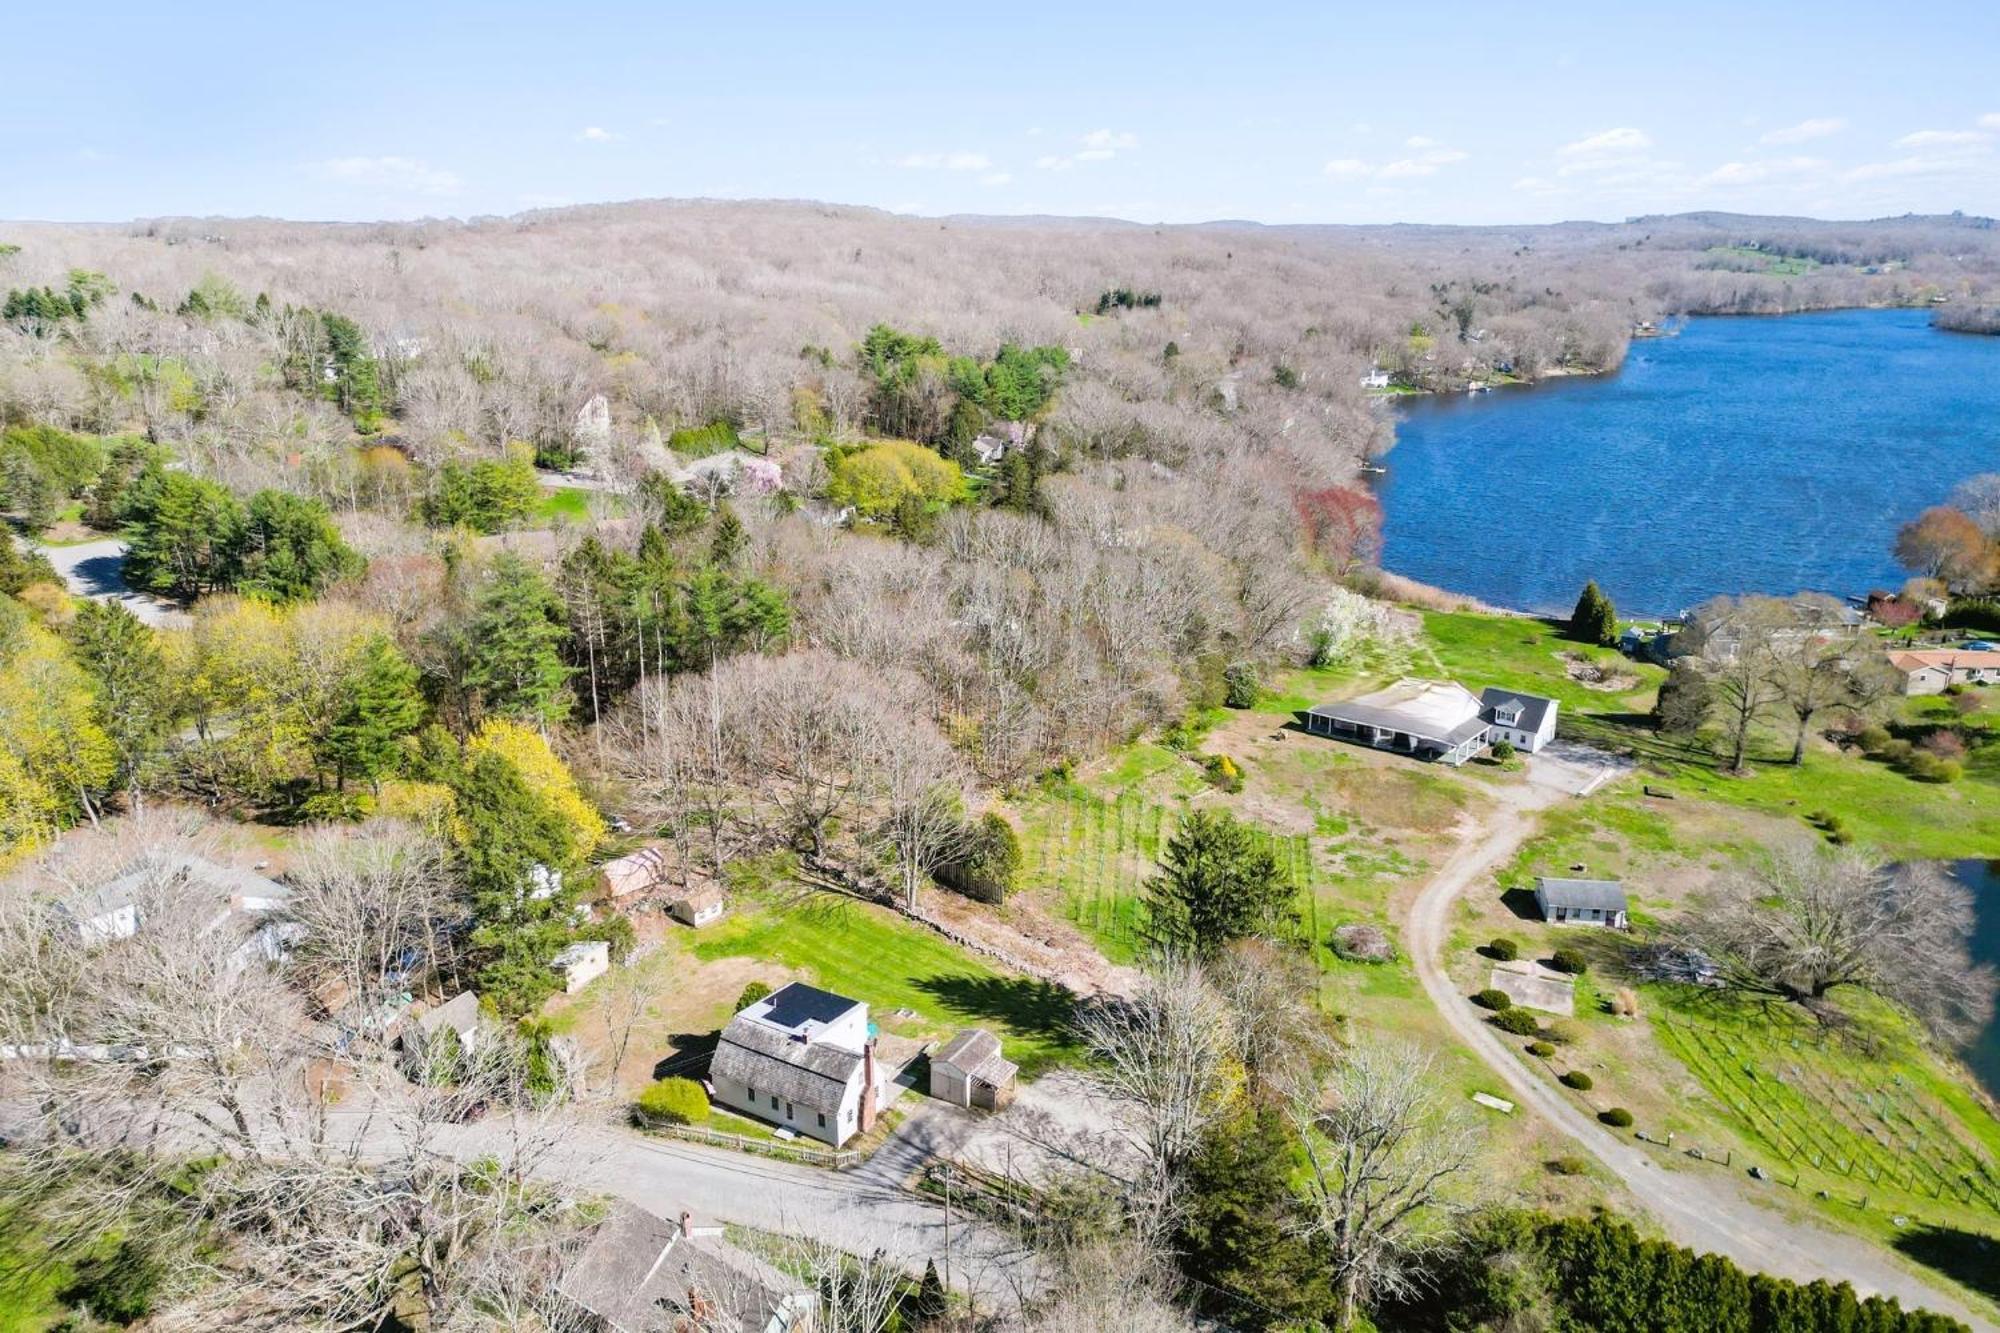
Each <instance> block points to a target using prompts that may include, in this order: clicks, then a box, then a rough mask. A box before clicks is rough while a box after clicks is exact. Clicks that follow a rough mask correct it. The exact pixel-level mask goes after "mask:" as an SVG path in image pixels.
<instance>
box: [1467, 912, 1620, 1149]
mask: <svg viewBox="0 0 2000 1333" xmlns="http://www.w3.org/2000/svg"><path fill="white" fill-rule="evenodd" d="M1486 952H1487V954H1488V955H1489V956H1490V957H1493V958H1497V959H1499V960H1500V961H1501V962H1503V963H1511V962H1513V961H1514V960H1515V959H1516V958H1519V957H1520V956H1521V946H1520V945H1518V944H1516V943H1515V942H1514V941H1513V940H1511V939H1508V938H1507V937H1506V936H1504V935H1502V936H1500V937H1498V938H1496V939H1494V940H1492V941H1491V942H1489V943H1488V944H1487V946H1486ZM1549 966H1551V967H1553V968H1555V969H1556V970H1557V971H1558V972H1567V973H1568V974H1570V975H1571V976H1581V975H1582V974H1583V973H1585V972H1587V971H1589V970H1590V961H1589V960H1588V959H1587V958H1585V957H1584V956H1583V953H1582V951H1581V950H1578V949H1571V948H1567V947H1565V948H1561V949H1557V950H1556V951H1555V953H1554V955H1553V956H1551V957H1550V959H1549ZM1472 1002H1473V1003H1474V1004H1476V1005H1478V1006H1479V1007H1480V1008H1482V1009H1487V1010H1490V1011H1492V1014H1493V1016H1492V1017H1491V1018H1490V1019H1488V1020H1487V1021H1488V1022H1489V1023H1491V1024H1492V1025H1493V1026H1494V1027H1496V1028H1499V1029H1500V1030H1501V1031H1502V1032H1505V1033H1508V1034H1510V1035H1512V1036H1516V1037H1533V1038H1534V1039H1535V1040H1533V1041H1531V1042H1529V1043H1528V1054H1530V1055H1532V1056H1534V1057H1535V1058H1536V1059H1538V1060H1546V1059H1548V1058H1550V1057H1551V1056H1553V1055H1554V1054H1555V1053H1556V1043H1557V1042H1569V1041H1572V1040H1574V1036H1575V1034H1574V1033H1572V1032H1571V1031H1570V1030H1569V1029H1568V1028H1566V1027H1563V1026H1561V1025H1556V1024H1551V1025H1550V1026H1549V1027H1547V1028H1544V1027H1543V1026H1542V1021H1541V1019H1539V1018H1537V1017H1535V1015H1534V1014H1533V1013H1531V1012H1529V1011H1528V1010H1526V1009H1523V1008H1519V1007H1517V1006H1516V1005H1515V1004H1514V998H1513V996H1511V995H1509V994H1507V992H1506V991H1503V990H1500V989H1498V988H1497V987H1491V986H1489V987H1487V988H1486V989H1485V990H1482V991H1478V992H1476V993H1475V994H1474V995H1473V997H1472ZM1558 1081H1559V1082H1561V1083H1562V1085H1563V1086H1564V1087H1566V1088H1570V1089H1573V1090H1575V1091H1577V1092H1589V1091H1590V1090H1591V1088H1592V1087H1594V1086H1595V1080H1593V1079H1592V1078H1591V1077H1590V1075H1589V1074H1586V1073H1584V1072H1583V1071H1582V1070H1581V1069H1572V1070H1570V1071H1568V1072H1567V1073H1565V1074H1563V1075H1561V1076H1560V1078H1559V1080H1558ZM1597 1118H1598V1119H1599V1120H1600V1121H1602V1122H1603V1123H1605V1124H1607V1125H1610V1126H1612V1127H1613V1128H1615V1129H1629V1128H1631V1126H1632V1113H1631V1112H1630V1111H1628V1110H1626V1109H1625V1108H1624V1107H1622V1106H1614V1107H1612V1108H1611V1109H1610V1110H1608V1111H1600V1112H1598V1115H1597Z"/></svg>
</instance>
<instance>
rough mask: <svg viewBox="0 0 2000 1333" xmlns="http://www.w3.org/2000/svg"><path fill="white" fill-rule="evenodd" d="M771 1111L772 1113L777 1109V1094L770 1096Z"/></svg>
mask: <svg viewBox="0 0 2000 1333" xmlns="http://www.w3.org/2000/svg"><path fill="white" fill-rule="evenodd" d="M771 1109H772V1110H773V1111H775V1110H777V1109H778V1094H777V1093H775V1092H774V1093H772V1094H771Z"/></svg>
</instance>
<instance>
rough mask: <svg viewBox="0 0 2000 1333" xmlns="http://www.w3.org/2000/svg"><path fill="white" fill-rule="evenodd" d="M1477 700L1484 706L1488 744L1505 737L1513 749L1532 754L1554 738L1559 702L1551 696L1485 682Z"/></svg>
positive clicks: (1502, 739)
mask: <svg viewBox="0 0 2000 1333" xmlns="http://www.w3.org/2000/svg"><path fill="white" fill-rule="evenodd" d="M1479 701H1480V703H1481V704H1483V705H1484V706H1485V717H1486V720H1487V722H1488V723H1490V724H1491V725H1492V730H1491V731H1490V732H1489V733H1488V734H1487V738H1486V743H1487V744H1488V745H1491V744H1494V743H1495V742H1498V741H1506V742H1507V743H1508V744H1509V745H1512V746H1513V747H1514V748H1515V749H1517V750H1520V751H1523V752H1525V753H1527V754H1534V753H1536V752H1537V751H1539V750H1540V749H1541V748H1542V747H1543V746H1545V745H1547V744H1548V743H1549V742H1550V741H1552V740H1554V739H1555V738H1556V710H1557V708H1558V707H1559V705H1558V704H1557V703H1556V701H1555V700H1554V699H1547V698H1543V697H1542V696H1541V695H1539V694H1522V693H1520V692H1519V691H1518V690H1503V689H1500V688H1499V687H1498V686H1494V685H1488V686H1487V687H1486V688H1485V689H1483V690H1481V691H1480V692H1479Z"/></svg>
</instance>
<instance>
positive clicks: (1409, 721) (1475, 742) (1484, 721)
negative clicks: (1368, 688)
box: [1305, 676, 1558, 767]
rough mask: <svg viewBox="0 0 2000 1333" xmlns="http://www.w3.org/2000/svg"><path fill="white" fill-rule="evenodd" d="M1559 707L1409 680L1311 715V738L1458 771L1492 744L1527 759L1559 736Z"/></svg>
mask: <svg viewBox="0 0 2000 1333" xmlns="http://www.w3.org/2000/svg"><path fill="white" fill-rule="evenodd" d="M1557 711H1558V705H1557V703H1556V701H1555V700H1554V699H1545V698H1543V697H1542V696H1540V695H1537V694H1521V693H1518V692H1516V691H1513V690H1501V689H1491V688H1489V689H1488V690H1487V691H1486V692H1485V694H1484V695H1483V696H1482V695H1475V694H1474V693H1473V692H1472V691H1471V690H1468V689H1466V688H1465V687H1464V686H1463V685H1460V684H1459V683H1458V682H1456V681H1450V680H1421V679H1418V678H1416V677H1414V676H1412V677H1405V678H1404V679H1402V680H1399V681H1397V682H1396V683H1395V684H1393V685H1390V686H1387V687H1386V688H1384V689H1380V690H1376V691H1375V692H1373V693H1372V694H1364V695H1361V696H1359V697H1358V698H1354V699H1343V700H1340V701H1339V702H1336V703H1330V704H1319V705H1317V706H1315V707H1313V708H1309V709H1307V710H1306V714H1305V724H1306V730H1307V731H1309V732H1312V733H1313V734H1314V735H1317V736H1332V737H1334V738H1335V739H1337V740H1345V741H1352V742H1354V743H1355V744H1357V745H1368V746H1373V747H1374V748H1375V749H1378V750H1391V751H1394V752H1396V753H1398V754H1407V755H1411V756H1413V757H1415V758H1418V759H1426V760H1435V761H1437V762H1439V763H1444V764H1450V765H1452V766H1454V767H1456V766H1457V765H1459V764H1462V763H1464V762H1465V761H1466V760H1468V759H1470V758H1472V757H1473V756H1474V755H1476V754H1478V753H1479V752H1480V751H1481V750H1484V749H1485V748H1486V747H1487V746H1489V745H1491V744H1492V743H1493V742H1495V741H1500V740H1504V741H1507V742H1508V743H1509V744H1511V745H1513V746H1514V747H1515V748H1516V749H1518V750H1524V751H1526V752H1527V753H1529V754H1533V753H1534V752H1535V751H1537V750H1540V749H1541V748H1542V747H1543V746H1545V745H1547V744H1548V743H1549V742H1550V741H1552V740H1554V739H1555V735H1556V714H1557Z"/></svg>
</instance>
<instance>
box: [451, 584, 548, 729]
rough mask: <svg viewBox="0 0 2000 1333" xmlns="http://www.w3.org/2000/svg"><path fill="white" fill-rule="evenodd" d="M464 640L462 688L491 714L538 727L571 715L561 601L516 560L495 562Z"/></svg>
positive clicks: (474, 608)
mask: <svg viewBox="0 0 2000 1333" xmlns="http://www.w3.org/2000/svg"><path fill="white" fill-rule="evenodd" d="M465 636H466V642H467V647H468V654H467V663H466V672H465V683H466V685H467V687H468V688H470V689H471V690H473V691H475V692H477V694H478V696H479V700H480V703H481V704H482V706H483V707H484V708H485V710H486V711H488V712H491V713H497V714H499V715H500V716H502V717H514V718H523V719H526V720H528V721H531V722H538V723H548V722H557V721H560V720H561V719H563V718H564V717H566V716H568V715H569V709H570V693H569V678H570V675H571V668H570V667H569V665H568V664H567V663H565V662H564V661H563V659H562V645H563V643H564V641H565V640H566V639H567V638H568V637H569V636H568V630H567V629H566V628H565V626H564V616H563V607H562V603H561V602H560V601H559V600H558V599H557V598H556V595H555V590H554V589H553V588H551V587H549V583H548V580H547V579H545V578H543V577H542V576H541V575H540V574H539V573H537V572H536V571H535V570H534V569H532V568H530V567H529V566H528V564H527V563H526V562H525V561H523V560H522V559H521V558H520V557H519V556H517V555H513V554H504V555H501V556H499V557H498V558H496V559H495V560H494V562H493V568H492V571H491V572H490V574H489V575H488V578H487V581H486V586H485V587H484V588H483V589H481V591H480V594H479V597H478V600H477V602H476V603H475V605H474V607H473V613H472V618H471V621H470V623H469V624H468V625H467V626H466V629H465Z"/></svg>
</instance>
